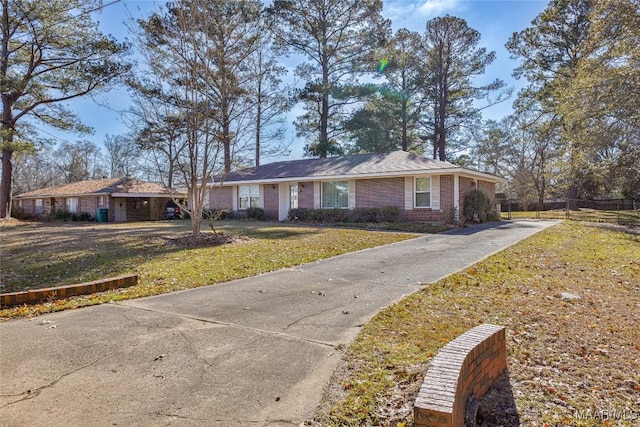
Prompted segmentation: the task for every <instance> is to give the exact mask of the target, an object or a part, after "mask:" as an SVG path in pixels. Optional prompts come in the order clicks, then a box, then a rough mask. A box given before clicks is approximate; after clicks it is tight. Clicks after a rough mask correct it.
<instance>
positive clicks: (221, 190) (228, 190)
mask: <svg viewBox="0 0 640 427" xmlns="http://www.w3.org/2000/svg"><path fill="white" fill-rule="evenodd" d="M209 206H210V207H211V208H214V209H229V210H231V209H233V187H213V188H212V189H211V190H209Z"/></svg>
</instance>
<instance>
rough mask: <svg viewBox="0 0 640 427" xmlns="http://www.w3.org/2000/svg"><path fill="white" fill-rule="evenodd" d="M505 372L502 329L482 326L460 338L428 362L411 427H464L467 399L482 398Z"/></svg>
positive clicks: (503, 332)
mask: <svg viewBox="0 0 640 427" xmlns="http://www.w3.org/2000/svg"><path fill="white" fill-rule="evenodd" d="M506 368H507V348H506V341H505V328H504V327H503V326H497V325H491V324H488V323H485V324H482V325H480V326H476V327H475V328H473V329H470V330H469V331H467V332H465V333H464V334H462V335H460V336H459V337H458V338H456V339H454V340H453V341H451V342H450V343H448V344H447V345H446V346H444V347H443V348H442V349H440V351H439V352H438V353H437V354H436V355H435V357H434V358H433V359H432V360H431V362H430V364H429V369H428V370H427V374H426V375H425V379H424V382H423V384H422V387H421V388H420V392H419V393H418V397H417V399H416V401H415V404H414V412H413V420H414V422H413V425H414V427H449V426H455V427H458V426H463V425H464V424H465V419H464V418H465V405H466V403H467V398H468V397H469V396H470V395H473V396H475V397H480V396H482V395H483V394H484V393H485V392H486V391H487V389H488V388H489V387H490V386H491V384H493V382H494V381H495V380H496V378H497V377H498V376H500V374H502V372H503V371H504V370H505V369H506Z"/></svg>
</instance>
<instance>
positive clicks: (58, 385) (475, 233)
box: [0, 221, 557, 426]
mask: <svg viewBox="0 0 640 427" xmlns="http://www.w3.org/2000/svg"><path fill="white" fill-rule="evenodd" d="M556 223H557V221H513V222H500V223H491V224H488V225H482V226H478V227H472V228H468V229H464V230H460V231H457V232H451V233H444V234H438V235H429V236H425V237H420V238H417V239H413V240H410V241H405V242H401V243H395V244H391V245H387V246H383V247H379V248H374V249H368V250H363V251H360V252H355V253H351V254H347V255H342V256H338V257H334V258H331V259H327V260H323V261H319V262H315V263H311V264H305V265H302V266H299V267H296V268H291V269H285V270H281V271H278V272H274V273H269V274H264V275H261V276H257V277H252V278H249V279H243V280H237V281H233V282H228V283H225V284H220V285H216V286H208V287H202V288H197V289H192V290H187V291H182V292H176V293H172V294H165V295H161V296H156V297H150V298H142V299H137V300H129V301H126V302H121V303H117V304H105V305H101V306H96V307H90V308H83V309H78V310H73V311H66V312H61V313H54V314H50V315H43V316H40V317H37V318H34V319H27V320H11V321H6V322H2V323H0V366H1V371H0V375H1V377H0V424H2V425H3V426H44V425H47V426H53V425H65V426H88V425H91V426H158V425H179V426H202V425H206V426H251V425H256V426H289V425H300V423H302V422H303V421H304V420H305V419H308V418H309V417H311V416H312V415H313V412H314V410H315V408H316V405H317V403H318V401H319V399H320V397H321V394H322V389H323V387H324V385H325V384H326V383H327V381H328V380H329V378H330V376H331V373H332V371H333V368H334V366H335V365H336V363H337V362H338V360H339V358H340V355H341V351H340V349H342V348H343V347H344V346H345V345H347V344H348V343H349V342H350V341H351V340H352V339H353V338H354V336H355V335H356V334H357V332H358V330H359V328H360V327H361V326H362V324H363V323H365V322H366V321H367V319H369V318H370V317H371V316H372V315H373V314H375V313H376V312H377V311H378V310H379V309H380V308H382V307H385V306H387V305H389V304H390V303H391V302H393V301H395V300H397V299H399V298H400V297H402V296H403V295H407V294H409V293H412V292H414V291H416V290H418V289H420V288H422V287H423V286H425V284H428V283H431V282H434V281H436V280H438V279H440V278H442V277H444V276H446V275H449V274H451V273H453V272H456V271H458V270H460V269H462V268H464V267H466V266H468V265H471V264H473V263H475V262H477V261H479V260H481V259H483V258H485V257H487V256H489V255H491V254H493V253H495V252H497V251H500V250H502V249H504V248H506V247H508V246H510V245H512V244H513V243H516V242H518V241H520V240H521V239H523V238H525V237H528V236H530V235H532V234H534V233H536V232H538V231H540V230H542V229H544V228H547V227H549V226H551V225H554V224H556Z"/></svg>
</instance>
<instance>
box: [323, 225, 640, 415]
mask: <svg viewBox="0 0 640 427" xmlns="http://www.w3.org/2000/svg"><path fill="white" fill-rule="evenodd" d="M638 231H639V230H638V229H635V230H633V229H630V230H629V229H626V230H625V229H622V228H614V227H613V226H607V225H602V226H590V225H586V224H581V223H576V222H566V221H565V222H564V223H562V224H560V225H558V226H555V227H552V228H549V229H547V230H545V231H542V232H540V233H538V234H536V235H534V236H532V237H530V238H528V239H526V240H524V241H522V242H520V243H518V244H516V245H514V246H512V247H511V248H509V249H506V250H504V251H502V252H500V253H498V254H496V255H494V256H492V257H490V258H488V259H486V260H484V261H482V262H480V263H478V264H475V265H474V266H472V267H470V268H467V269H466V270H464V271H462V272H460V273H458V274H454V275H452V276H449V277H448V278H446V279H443V280H441V281H439V282H437V283H435V284H432V285H429V286H427V287H425V288H424V289H423V290H421V291H419V292H417V293H415V294H413V295H411V296H409V297H407V298H405V299H403V300H401V301H399V302H398V303H396V304H394V305H392V306H390V307H388V308H386V309H384V310H382V311H381V312H379V313H378V314H377V315H376V316H375V317H374V318H373V319H372V321H371V322H370V323H368V324H367V325H365V326H364V327H363V329H362V331H361V332H360V334H359V335H358V337H357V338H356V339H355V341H354V342H353V343H352V345H351V346H350V347H349V348H348V349H347V350H346V352H345V355H344V357H343V359H342V361H341V363H340V365H339V367H338V368H337V370H336V372H335V374H334V377H333V379H332V380H331V383H330V385H329V387H328V388H327V393H326V395H325V397H324V399H323V403H322V405H321V409H320V411H319V413H318V414H317V416H316V419H315V420H314V425H323V426H326V425H336V426H337V425H340V426H345V425H351V426H373V425H376V426H378V425H380V426H404V425H407V426H408V425H410V422H411V420H412V407H413V401H414V400H415V397H416V395H417V392H418V389H419V387H420V385H421V383H422V381H423V378H424V373H425V372H426V370H427V367H428V362H429V360H430V359H431V358H432V357H433V356H434V355H435V354H436V353H437V351H438V350H439V349H440V348H441V347H443V346H444V345H445V344H446V343H447V342H449V341H451V340H453V339H454V338H456V337H457V336H458V335H460V334H462V333H463V332H465V331H466V330H468V329H470V328H472V327H474V326H476V325H478V324H481V323H485V322H488V323H494V324H498V325H503V326H506V328H507V351H508V374H507V375H506V377H507V380H506V381H504V380H503V381H501V383H500V384H498V388H499V389H498V390H492V393H494V394H496V395H497V396H499V395H500V394H501V393H503V394H504V393H506V394H508V395H509V397H511V399H512V401H513V403H514V406H515V408H513V410H512V411H511V413H509V411H508V410H502V412H500V413H498V414H493V415H491V414H490V415H489V416H493V419H490V420H489V424H488V425H519V424H522V425H525V426H545V425H546V426H633V425H638V423H639V422H640V409H639V408H640V327H639V321H638V319H639V317H640V234H637V233H638Z"/></svg>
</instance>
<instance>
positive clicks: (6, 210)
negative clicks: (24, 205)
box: [0, 137, 13, 218]
mask: <svg viewBox="0 0 640 427" xmlns="http://www.w3.org/2000/svg"><path fill="white" fill-rule="evenodd" d="M9 138H10V137H9ZM5 144H6V141H5ZM12 157H13V150H11V149H8V148H5V149H4V150H2V181H1V183H0V218H10V217H11V180H12V179H13V162H12V161H11V160H12Z"/></svg>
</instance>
